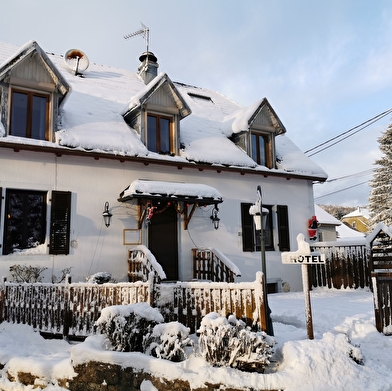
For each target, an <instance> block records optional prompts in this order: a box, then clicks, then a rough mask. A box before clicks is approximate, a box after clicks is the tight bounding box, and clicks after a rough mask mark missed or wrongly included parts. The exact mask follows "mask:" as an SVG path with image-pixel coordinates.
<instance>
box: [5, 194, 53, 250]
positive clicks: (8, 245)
mask: <svg viewBox="0 0 392 391" xmlns="http://www.w3.org/2000/svg"><path fill="white" fill-rule="evenodd" d="M45 198H46V193H45V192H27V191H23V190H9V191H7V197H6V215H5V224H4V226H5V229H4V243H5V246H4V254H10V253H13V252H16V251H20V250H24V249H29V248H34V247H37V246H38V245H40V244H42V243H44V241H45V221H46V208H45Z"/></svg>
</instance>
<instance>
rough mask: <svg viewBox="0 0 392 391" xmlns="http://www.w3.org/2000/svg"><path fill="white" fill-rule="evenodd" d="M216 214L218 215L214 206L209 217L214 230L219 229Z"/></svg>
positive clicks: (218, 219) (217, 210)
mask: <svg viewBox="0 0 392 391" xmlns="http://www.w3.org/2000/svg"><path fill="white" fill-rule="evenodd" d="M218 213H219V209H218V206H217V205H215V206H214V209H212V213H211V216H210V219H211V221H212V223H213V224H214V228H215V229H218V228H219V221H220V218H219V217H218Z"/></svg>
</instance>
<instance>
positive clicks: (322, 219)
mask: <svg viewBox="0 0 392 391" xmlns="http://www.w3.org/2000/svg"><path fill="white" fill-rule="evenodd" d="M314 212H315V214H316V217H317V221H318V229H317V231H318V232H317V237H318V240H319V241H320V242H329V241H333V240H336V239H337V231H336V229H337V227H338V226H339V225H341V222H340V221H339V220H338V219H337V218H335V217H333V216H332V215H331V214H329V213H328V212H327V211H325V210H324V209H323V208H321V207H320V206H318V205H314Z"/></svg>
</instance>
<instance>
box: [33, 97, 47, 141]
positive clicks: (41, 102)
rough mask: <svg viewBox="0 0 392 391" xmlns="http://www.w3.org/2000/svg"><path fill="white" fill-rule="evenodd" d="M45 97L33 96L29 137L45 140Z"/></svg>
mask: <svg viewBox="0 0 392 391" xmlns="http://www.w3.org/2000/svg"><path fill="white" fill-rule="evenodd" d="M46 102H47V100H46V97H43V96H33V110H32V119H31V137H32V138H35V139H38V140H45V138H46V137H45V136H46Z"/></svg>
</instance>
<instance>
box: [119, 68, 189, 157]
mask: <svg viewBox="0 0 392 391" xmlns="http://www.w3.org/2000/svg"><path fill="white" fill-rule="evenodd" d="M190 113H191V110H190V108H189V106H188V104H187V103H186V101H185V100H184V98H183V97H182V95H181V94H180V93H179V91H178V90H177V88H176V86H175V85H174V84H173V82H172V81H171V80H170V78H169V77H168V76H167V75H166V74H165V73H161V74H159V75H158V76H156V77H155V78H154V79H153V80H152V81H151V82H150V83H148V84H147V85H146V86H145V87H144V88H143V89H142V90H141V91H140V92H139V93H138V94H136V95H135V96H133V97H132V98H131V100H130V101H129V104H128V105H127V107H126V109H125V110H124V112H123V113H122V115H123V117H124V120H125V121H126V122H127V123H128V125H129V126H131V127H132V128H133V129H135V130H136V132H137V133H138V134H139V136H140V139H141V140H142V142H143V143H144V144H145V145H146V146H147V148H148V150H149V151H150V152H156V153H160V154H164V155H177V154H178V150H179V140H180V121H181V120H182V119H183V118H185V117H187V116H188V115H189V114H190Z"/></svg>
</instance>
